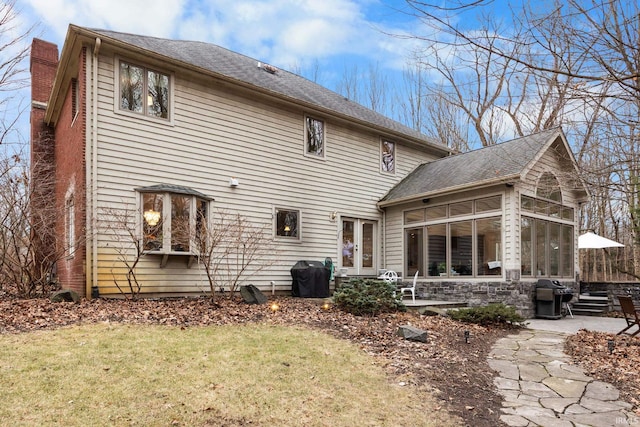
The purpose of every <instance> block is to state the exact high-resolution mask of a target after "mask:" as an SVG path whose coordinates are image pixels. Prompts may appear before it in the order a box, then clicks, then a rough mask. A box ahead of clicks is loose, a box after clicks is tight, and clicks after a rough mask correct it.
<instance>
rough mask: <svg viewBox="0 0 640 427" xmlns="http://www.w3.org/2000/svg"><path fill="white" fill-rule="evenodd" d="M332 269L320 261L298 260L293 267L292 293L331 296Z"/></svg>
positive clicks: (306, 295)
mask: <svg viewBox="0 0 640 427" xmlns="http://www.w3.org/2000/svg"><path fill="white" fill-rule="evenodd" d="M330 277H331V270H330V269H329V268H327V267H325V265H324V264H323V263H322V262H320V261H298V262H296V263H295V265H294V266H293V267H291V278H292V282H291V294H292V295H293V296H294V297H303V298H326V297H328V296H329V279H330Z"/></svg>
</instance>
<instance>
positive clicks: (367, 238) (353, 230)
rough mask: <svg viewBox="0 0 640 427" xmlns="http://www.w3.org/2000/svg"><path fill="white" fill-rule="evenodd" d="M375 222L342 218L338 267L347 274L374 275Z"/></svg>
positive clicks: (375, 266)
mask: <svg viewBox="0 0 640 427" xmlns="http://www.w3.org/2000/svg"><path fill="white" fill-rule="evenodd" d="M377 228H378V227H377V222H376V221H370V220H364V219H356V218H343V219H342V233H341V235H342V242H341V243H342V245H341V248H342V258H341V264H340V267H342V268H346V269H347V274H348V275H350V276H353V275H375V274H376V273H377V271H378V270H377V265H376V264H377V256H376V255H377V251H376V246H377V245H376V232H377Z"/></svg>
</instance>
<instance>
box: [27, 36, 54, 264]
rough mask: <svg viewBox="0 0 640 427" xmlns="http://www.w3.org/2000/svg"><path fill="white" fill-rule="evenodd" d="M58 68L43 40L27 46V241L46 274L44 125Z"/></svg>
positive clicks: (50, 239) (48, 157) (50, 224)
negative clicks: (29, 234)
mask: <svg viewBox="0 0 640 427" xmlns="http://www.w3.org/2000/svg"><path fill="white" fill-rule="evenodd" d="M57 67H58V47H57V46H56V45H55V44H53V43H49V42H46V41H44V40H39V39H33V42H32V43H31V63H30V69H31V188H30V193H31V194H30V196H31V198H30V200H29V202H30V206H31V218H30V221H31V238H32V244H33V247H34V251H35V260H34V262H35V264H36V265H37V266H38V267H37V268H40V271H49V270H50V269H51V268H53V267H52V266H51V262H52V261H51V259H52V256H51V255H52V254H53V253H54V251H55V237H54V233H52V232H51V230H54V229H55V216H54V215H52V209H55V191H54V190H55V163H54V161H55V156H54V152H55V131H54V129H53V127H51V126H48V125H47V124H46V123H45V122H44V116H45V113H46V110H47V102H48V101H49V94H50V93H51V89H52V88H53V81H54V80H55V76H56V69H57Z"/></svg>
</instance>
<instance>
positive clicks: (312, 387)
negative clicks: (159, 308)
mask: <svg viewBox="0 0 640 427" xmlns="http://www.w3.org/2000/svg"><path fill="white" fill-rule="evenodd" d="M0 386H1V387H2V401H1V403H0V419H2V420H3V421H2V422H3V424H4V425H12V426H20V425H22V426H33V425H40V426H54V425H64V426H87V425H92V426H95V425H110V426H111V425H116V426H120V425H144V426H168V425H180V426H185V425H188V426H197V425H210V426H217V425H225V426H243V425H255V426H276V425H277V426H285V427H286V426H338V427H339V426H354V425H358V426H397V425H421V426H428V425H445V424H446V425H451V423H452V421H451V420H448V418H447V415H446V413H438V412H433V409H432V408H433V407H435V404H434V403H433V402H427V401H425V399H424V398H422V399H417V398H416V395H415V393H416V390H415V389H414V388H412V387H401V386H397V385H393V384H391V383H390V382H389V380H388V378H387V377H386V376H385V373H384V371H383V370H382V368H381V367H380V366H379V365H377V364H375V363H374V359H373V358H372V357H371V356H368V355H366V354H365V353H363V352H362V351H361V350H359V349H358V348H357V347H356V346H355V345H353V344H351V343H349V342H346V341H341V340H338V339H335V338H332V337H330V336H328V335H326V334H323V333H321V332H318V331H312V330H308V329H302V328H293V327H284V326H273V325H244V326H219V327H213V326H211V327H197V328H196V327H194V328H186V329H185V328H178V327H168V326H140V325H120V324H117V325H114V324H96V325H85V326H76V327H70V328H63V329H57V330H52V331H39V332H32V333H23V334H16V335H0ZM421 395H423V394H421ZM438 417H444V420H443V419H439V418H438Z"/></svg>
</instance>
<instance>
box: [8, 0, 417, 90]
mask: <svg viewBox="0 0 640 427" xmlns="http://www.w3.org/2000/svg"><path fill="white" fill-rule="evenodd" d="M17 7H18V9H19V10H20V15H21V19H23V20H24V21H26V22H28V23H29V22H30V23H37V24H38V25H37V28H36V30H35V32H34V35H35V36H36V37H38V38H41V39H44V40H47V41H51V42H54V43H56V44H57V45H58V46H59V48H60V49H61V47H62V44H63V43H64V38H65V35H66V32H67V28H68V26H69V24H70V23H73V24H76V25H80V26H85V27H89V28H99V29H108V30H114V31H123V32H130V33H134V34H142V35H148V36H157V37H162V38H175V39H182V40H197V41H205V42H210V43H214V44H217V45H220V46H222V47H225V48H227V49H230V50H233V51H236V52H239V53H242V54H245V55H247V56H250V57H252V58H255V59H257V60H261V61H263V62H267V63H270V64H272V65H274V66H277V67H279V68H284V69H288V70H294V71H300V72H301V73H302V74H303V75H304V74H305V73H307V72H310V71H309V70H317V71H318V82H319V83H321V84H324V85H326V86H330V85H331V82H332V81H334V80H335V78H336V76H339V75H341V74H343V72H344V69H345V67H352V66H353V64H362V66H363V67H368V66H369V64H378V68H379V69H380V70H381V71H383V72H384V71H394V70H395V71H398V70H401V69H402V67H403V66H404V65H405V63H406V59H407V57H408V56H409V55H410V53H411V51H412V49H413V47H414V46H413V44H414V42H413V41H411V40H407V39H402V38H398V37H392V36H390V35H389V34H399V35H402V34H408V33H410V32H412V31H413V30H415V28H416V26H418V25H419V23H418V22H417V21H416V19H415V18H414V17H412V16H410V15H409V14H407V13H405V12H407V11H408V9H407V5H406V3H405V2H404V0H265V1H257V0H234V1H229V0H153V1H151V0H21V1H19V2H18V4H17ZM141 18H143V19H141ZM323 80H324V82H323Z"/></svg>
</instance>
